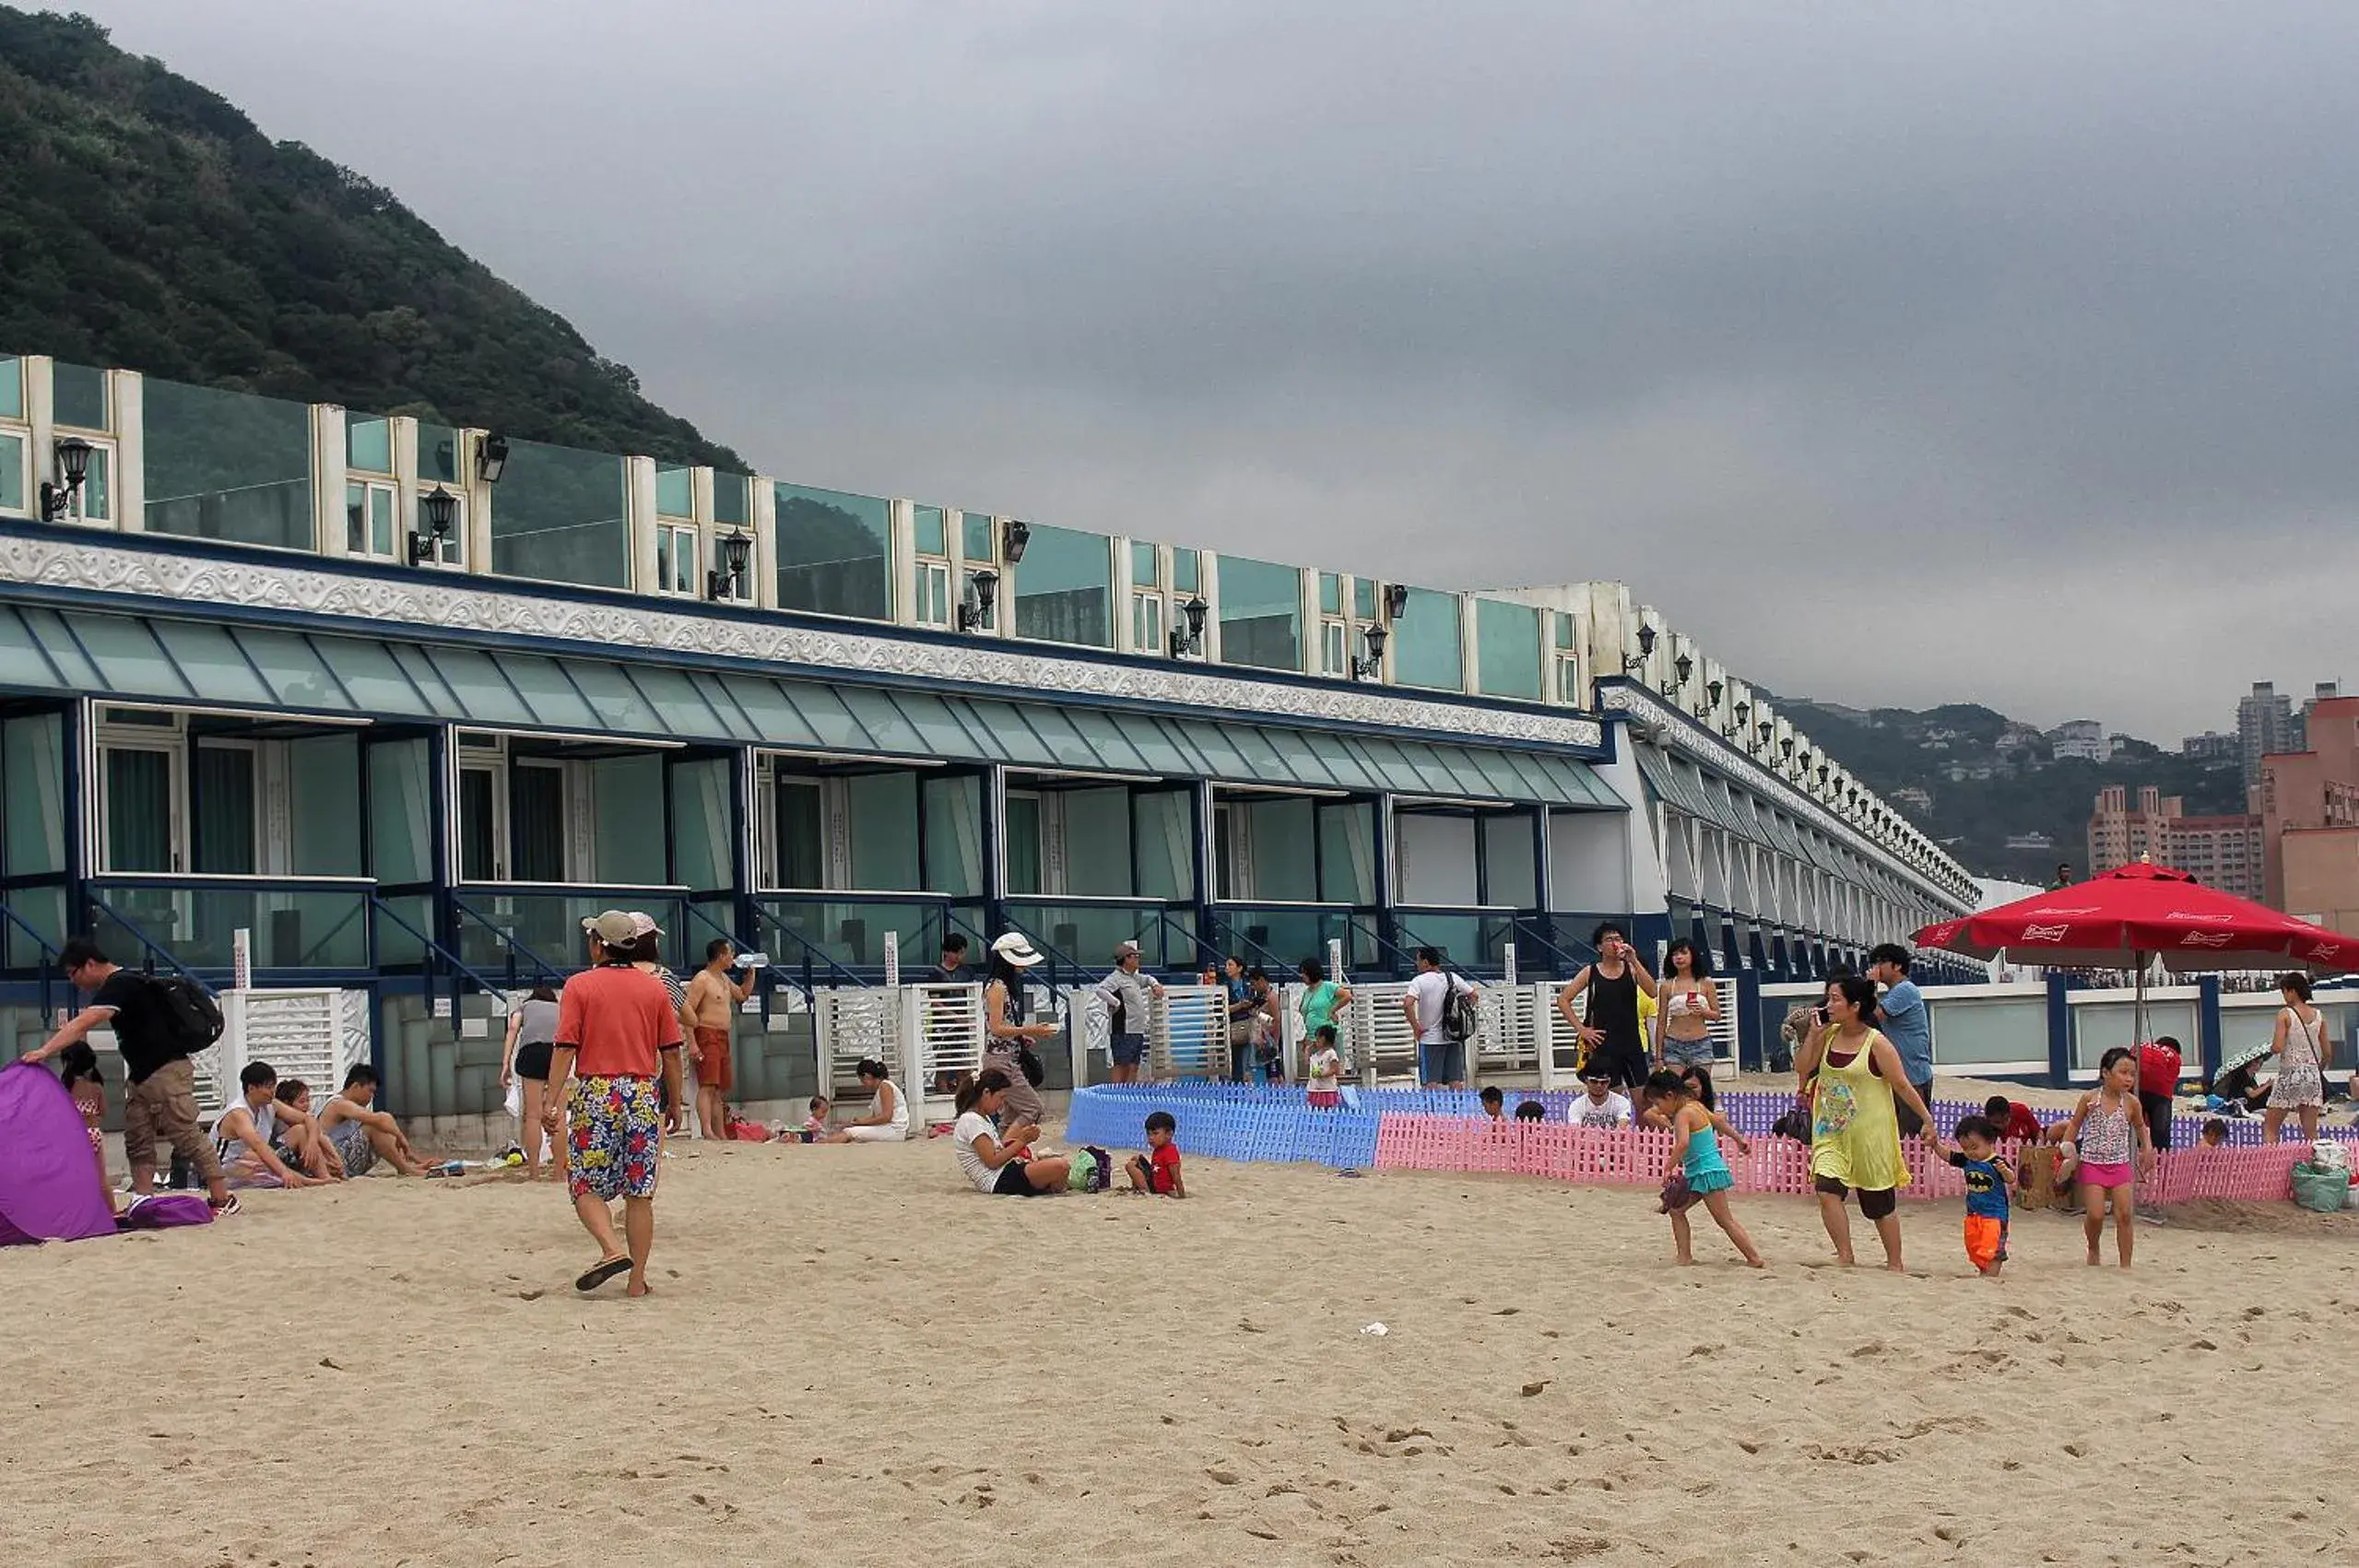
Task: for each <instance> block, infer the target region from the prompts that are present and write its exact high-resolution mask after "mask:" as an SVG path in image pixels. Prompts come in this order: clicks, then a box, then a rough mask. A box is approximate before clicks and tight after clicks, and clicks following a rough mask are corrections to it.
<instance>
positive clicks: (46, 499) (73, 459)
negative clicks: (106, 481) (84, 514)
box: [41, 436, 91, 523]
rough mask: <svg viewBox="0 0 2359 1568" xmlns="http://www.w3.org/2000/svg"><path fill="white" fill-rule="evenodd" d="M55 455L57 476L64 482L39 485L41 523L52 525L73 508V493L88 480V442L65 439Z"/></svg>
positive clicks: (80, 439)
mask: <svg viewBox="0 0 2359 1568" xmlns="http://www.w3.org/2000/svg"><path fill="white" fill-rule="evenodd" d="M53 450H54V451H55V453H56V454H57V477H59V478H61V479H63V480H64V481H65V483H64V484H62V485H53V484H51V483H50V482H49V481H48V480H47V479H43V480H42V481H41V521H42V522H44V523H55V522H57V521H59V520H60V519H61V518H63V517H64V516H65V514H66V513H68V512H70V511H72V510H73V508H74V492H75V491H77V490H78V489H81V488H82V481H83V480H85V479H87V478H88V477H90V451H91V447H90V443H89V442H87V441H84V440H83V439H82V438H81V437H80V436H67V437H65V439H64V440H62V441H60V442H58V443H57V445H56V447H55V448H54V449H53Z"/></svg>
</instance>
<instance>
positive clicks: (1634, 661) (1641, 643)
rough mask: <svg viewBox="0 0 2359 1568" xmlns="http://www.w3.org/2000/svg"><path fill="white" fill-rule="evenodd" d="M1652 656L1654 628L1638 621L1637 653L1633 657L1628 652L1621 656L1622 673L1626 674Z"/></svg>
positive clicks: (1653, 651) (1653, 650)
mask: <svg viewBox="0 0 2359 1568" xmlns="http://www.w3.org/2000/svg"><path fill="white" fill-rule="evenodd" d="M1654 656H1655V629H1654V628H1653V627H1651V626H1649V625H1647V624H1646V623H1645V621H1643V620H1642V621H1640V622H1639V623H1638V653H1637V654H1636V656H1635V657H1633V656H1632V655H1630V654H1623V655H1622V674H1624V675H1628V674H1629V673H1630V672H1631V671H1632V670H1634V669H1636V668H1637V667H1638V666H1640V665H1643V664H1645V662H1646V661H1647V660H1648V659H1651V658H1653V657H1654Z"/></svg>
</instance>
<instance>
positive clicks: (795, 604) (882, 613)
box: [772, 484, 893, 620]
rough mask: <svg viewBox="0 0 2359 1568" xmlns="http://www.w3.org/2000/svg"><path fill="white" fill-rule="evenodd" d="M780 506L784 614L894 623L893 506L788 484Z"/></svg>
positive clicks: (781, 490)
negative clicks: (792, 612)
mask: <svg viewBox="0 0 2359 1568" xmlns="http://www.w3.org/2000/svg"><path fill="white" fill-rule="evenodd" d="M772 499H773V503H774V505H775V508H776V512H775V528H776V535H775V538H776V547H777V552H778V604H779V607H780V608H782V609H791V610H810V611H812V612H814V613H816V614H820V615H844V616H857V617H860V618H863V619H868V620H891V619H892V613H893V598H892V503H891V501H884V500H880V499H879V498H878V497H876V496H867V495H852V494H848V493H846V492H844V491H842V490H825V489H812V488H811V487H809V486H806V485H788V484H780V485H776V486H773V489H772Z"/></svg>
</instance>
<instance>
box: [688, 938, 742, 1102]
mask: <svg viewBox="0 0 2359 1568" xmlns="http://www.w3.org/2000/svg"><path fill="white" fill-rule="evenodd" d="M735 968H737V948H736V946H735V945H734V944H732V943H731V942H730V940H729V939H728V938H727V937H714V938H713V940H711V941H710V942H707V943H706V944H705V945H704V967H703V968H702V969H700V970H698V971H697V972H696V978H695V979H693V980H691V981H690V982H689V983H688V1008H687V1011H688V1019H687V1021H688V1022H689V1023H690V1024H691V1025H693V1026H694V1030H695V1033H694V1036H693V1038H692V1039H691V1040H690V1050H689V1061H690V1063H691V1064H692V1065H693V1066H694V1067H695V1068H696V1126H697V1131H698V1132H700V1133H702V1135H703V1136H704V1137H706V1138H726V1137H728V1136H729V1091H730V1090H731V1089H732V1088H734V1087H735V1086H736V1084H737V1063H736V1061H735V1059H734V1056H733V1055H732V1053H731V1051H730V1045H729V1030H730V1026H731V1025H732V1024H734V1023H735V1022H736V1021H737V1005H738V1004H739V1003H741V1002H743V1001H744V1000H745V999H746V998H747V997H748V996H752V995H753V982H754V974H753V971H751V970H748V971H747V972H746V977H745V978H744V979H743V980H732V979H730V978H729V972H730V971H731V970H733V969H735Z"/></svg>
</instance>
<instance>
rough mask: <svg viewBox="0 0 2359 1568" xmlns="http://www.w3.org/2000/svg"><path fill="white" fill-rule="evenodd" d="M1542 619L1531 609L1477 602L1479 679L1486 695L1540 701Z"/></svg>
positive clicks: (1476, 646) (1475, 620)
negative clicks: (1540, 632)
mask: <svg viewBox="0 0 2359 1568" xmlns="http://www.w3.org/2000/svg"><path fill="white" fill-rule="evenodd" d="M1539 616H1540V612H1539V610H1537V609H1535V608H1534V607H1531V606H1530V605H1514V604H1509V603H1507V602H1506V601H1504V600H1503V599H1477V600H1475V601H1474V637H1475V665H1476V675H1477V677H1478V678H1479V679H1480V682H1481V686H1482V691H1483V695H1485V696H1487V697H1520V698H1522V699H1524V700H1525V701H1532V702H1537V701H1539V699H1540V690H1541V688H1540V649H1539Z"/></svg>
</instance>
